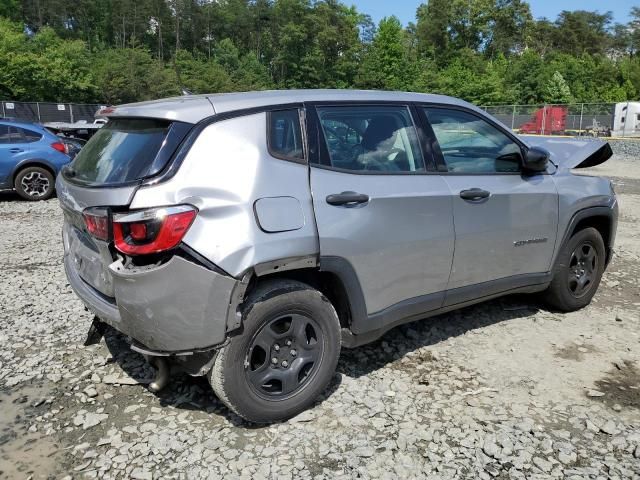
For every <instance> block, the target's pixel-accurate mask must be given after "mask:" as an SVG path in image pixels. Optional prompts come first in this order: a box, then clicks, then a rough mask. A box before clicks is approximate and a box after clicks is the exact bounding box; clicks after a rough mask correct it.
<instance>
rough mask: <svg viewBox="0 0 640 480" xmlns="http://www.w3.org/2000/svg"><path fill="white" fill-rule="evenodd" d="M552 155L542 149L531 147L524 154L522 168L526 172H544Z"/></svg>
mask: <svg viewBox="0 0 640 480" xmlns="http://www.w3.org/2000/svg"><path fill="white" fill-rule="evenodd" d="M549 156H550V153H549V151H548V150H546V149H544V148H542V147H531V148H530V149H529V150H527V151H526V152H525V154H524V158H523V160H522V168H523V170H524V171H525V172H532V173H533V172H544V171H546V170H547V165H548V164H549Z"/></svg>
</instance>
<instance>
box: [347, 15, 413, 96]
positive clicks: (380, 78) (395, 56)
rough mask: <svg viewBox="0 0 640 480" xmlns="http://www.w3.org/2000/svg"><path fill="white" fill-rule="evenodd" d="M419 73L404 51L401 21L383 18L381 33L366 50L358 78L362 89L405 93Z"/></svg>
mask: <svg viewBox="0 0 640 480" xmlns="http://www.w3.org/2000/svg"><path fill="white" fill-rule="evenodd" d="M416 74H417V72H416V70H415V68H414V65H412V64H411V62H410V61H409V59H408V57H407V55H406V51H405V48H404V35H403V31H402V25H401V24H400V20H398V19H397V18H396V17H388V18H383V19H382V20H381V21H380V24H379V25H378V31H377V33H376V35H375V37H374V38H373V41H372V42H371V45H370V47H369V48H368V49H367V51H366V53H365V56H364V59H363V61H362V67H361V69H360V74H359V78H358V82H357V83H358V85H359V86H361V87H363V88H373V89H381V90H403V89H407V88H410V86H411V84H412V83H413V82H414V81H415V79H416Z"/></svg>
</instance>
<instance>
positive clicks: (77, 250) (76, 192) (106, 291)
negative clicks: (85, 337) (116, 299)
mask: <svg viewBox="0 0 640 480" xmlns="http://www.w3.org/2000/svg"><path fill="white" fill-rule="evenodd" d="M136 188H137V187H136V186H129V187H122V188H85V187H79V186H76V185H72V184H70V183H68V182H67V181H66V180H65V179H64V178H63V176H62V175H58V179H57V182H56V190H57V192H58V199H59V201H60V206H61V207H62V211H63V213H64V225H63V228H62V238H63V242H64V255H65V256H70V260H71V262H70V265H71V266H72V267H73V268H75V270H76V272H77V273H78V275H79V276H80V278H82V279H83V280H84V281H85V282H86V283H88V284H89V285H90V286H92V287H93V288H94V289H96V290H97V291H98V292H100V293H101V294H102V295H106V296H108V297H113V282H112V278H111V275H110V274H109V270H108V267H109V265H110V264H111V263H112V262H113V256H112V254H111V251H110V250H109V245H108V243H107V242H103V241H100V240H97V239H96V238H94V237H92V236H91V235H89V233H88V231H87V228H86V225H85V223H84V218H83V216H82V212H83V211H84V210H85V209H86V208H89V207H126V206H127V205H129V203H131V199H132V197H133V194H134V193H135V190H136Z"/></svg>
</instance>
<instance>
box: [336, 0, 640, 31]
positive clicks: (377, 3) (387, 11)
mask: <svg viewBox="0 0 640 480" xmlns="http://www.w3.org/2000/svg"><path fill="white" fill-rule="evenodd" d="M343 1H344V3H346V4H347V5H350V4H353V5H355V6H356V7H358V10H359V11H361V12H363V13H368V14H369V15H371V18H373V21H374V22H376V23H377V22H379V21H380V20H381V19H382V18H383V17H388V16H391V15H395V16H396V17H398V18H399V19H400V20H401V21H402V23H403V24H405V25H406V24H407V23H409V22H414V21H415V17H416V9H417V8H418V5H420V4H421V3H423V2H422V1H420V0H393V1H391V0H343ZM425 1H426V0H425ZM638 4H639V2H638V0H609V1H603V0H561V1H560V0H529V5H531V11H532V13H533V16H534V18H540V17H547V18H549V19H550V20H555V18H556V16H557V15H558V13H560V12H561V11H562V10H596V11H599V12H600V13H604V12H606V11H611V12H613V21H614V22H619V23H626V22H627V21H629V11H630V10H631V7H632V6H633V5H638Z"/></svg>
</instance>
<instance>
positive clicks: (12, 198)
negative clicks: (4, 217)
mask: <svg viewBox="0 0 640 480" xmlns="http://www.w3.org/2000/svg"><path fill="white" fill-rule="evenodd" d="M54 198H57V195H56V192H55V191H54V192H53V195H52V196H51V197H50V198H48V199H47V200H43V201H45V202H46V201H48V200H51V199H54ZM41 201H42V200H41ZM2 202H16V203H17V202H20V203H34V204H35V203H37V202H32V201H29V200H25V199H24V198H22V197H21V196H20V195H18V194H17V193H16V192H14V191H13V190H0V203H2Z"/></svg>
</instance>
